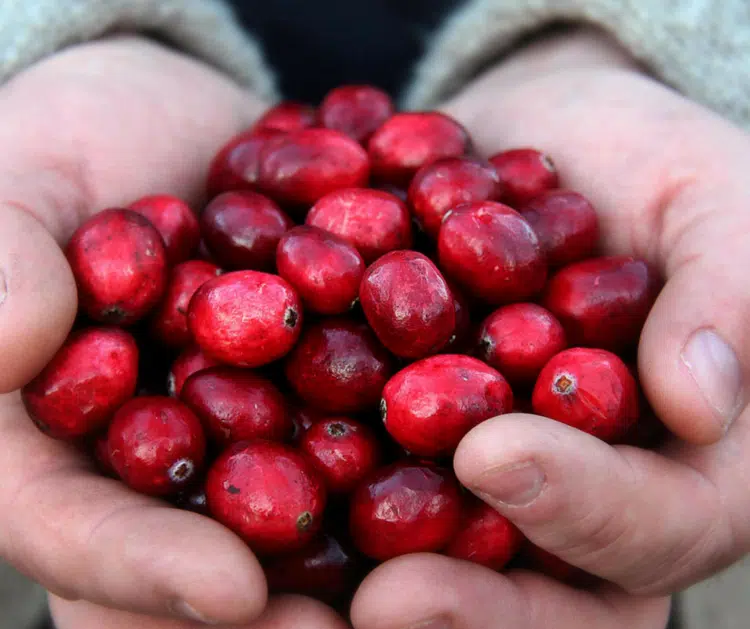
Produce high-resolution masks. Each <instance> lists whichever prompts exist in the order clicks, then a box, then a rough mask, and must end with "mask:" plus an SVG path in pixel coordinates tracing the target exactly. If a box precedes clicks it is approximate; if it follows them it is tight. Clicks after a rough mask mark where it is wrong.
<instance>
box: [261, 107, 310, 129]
mask: <svg viewBox="0 0 750 629" xmlns="http://www.w3.org/2000/svg"><path fill="white" fill-rule="evenodd" d="M317 121H318V116H317V113H316V111H315V108H314V107H310V106H309V105H305V104H304V103H297V102H295V101H289V100H287V101H283V102H281V103H278V104H277V105H274V106H273V107H271V108H270V109H268V110H267V111H266V113H264V114H263V115H262V116H261V117H260V118H258V120H257V121H256V122H255V125H253V130H254V131H260V130H268V129H271V130H273V131H283V132H284V133H289V132H290V131H299V130H301V129H308V128H310V127H314V126H315V125H316V123H317Z"/></svg>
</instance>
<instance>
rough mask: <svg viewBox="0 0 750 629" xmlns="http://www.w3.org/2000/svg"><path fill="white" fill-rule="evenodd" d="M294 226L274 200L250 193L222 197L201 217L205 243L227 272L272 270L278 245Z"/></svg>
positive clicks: (240, 192)
mask: <svg viewBox="0 0 750 629" xmlns="http://www.w3.org/2000/svg"><path fill="white" fill-rule="evenodd" d="M292 225H293V223H292V219H290V218H289V217H288V216H287V215H286V214H284V212H282V211H281V209H280V208H279V206H278V205H276V204H275V203H274V202H273V201H271V199H269V198H268V197H264V196H263V195H262V194H258V193H257V192H252V191H250V190H243V191H237V192H225V193H224V194H220V195H219V196H218V197H216V198H214V200H213V201H211V203H209V204H208V205H207V206H206V209H205V210H203V213H202V214H201V231H202V234H203V241H204V242H205V243H206V247H208V250H209V251H210V252H211V257H212V258H213V259H214V260H216V262H218V263H219V265H221V267H222V268H224V269H227V270H241V269H252V270H255V271H271V270H273V269H274V263H275V261H276V246H277V245H278V244H279V240H280V239H281V237H282V236H283V235H284V233H285V232H286V231H288V230H289V229H291V227H292Z"/></svg>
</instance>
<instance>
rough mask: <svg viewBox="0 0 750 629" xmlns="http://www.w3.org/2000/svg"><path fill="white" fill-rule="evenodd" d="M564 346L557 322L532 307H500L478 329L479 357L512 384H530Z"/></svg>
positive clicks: (545, 311) (545, 312)
mask: <svg viewBox="0 0 750 629" xmlns="http://www.w3.org/2000/svg"><path fill="white" fill-rule="evenodd" d="M566 346H567V344H566V341H565V331H564V330H563V327H562V325H561V324H560V322H559V321H558V320H557V319H555V317H554V315H553V314H552V313H551V312H550V311H549V310H545V309H544V308H542V307H541V306H537V305H536V304H528V303H524V304H511V305H509V306H503V307H502V308H499V309H498V310H496V311H495V312H493V313H492V314H491V315H490V316H489V317H487V318H486V319H485V320H484V321H483V322H482V325H481V327H480V329H479V347H478V355H479V358H481V359H482V360H483V361H484V362H486V363H487V364H488V365H492V366H493V367H494V368H495V369H497V370H499V371H500V373H502V374H503V375H504V376H505V377H506V378H507V379H508V380H509V381H510V382H511V383H512V384H514V385H515V384H518V385H527V384H533V383H534V380H536V377H537V376H538V375H539V372H540V371H541V370H542V368H543V367H544V366H545V365H546V364H547V362H549V360H550V359H551V358H552V357H553V356H554V355H555V354H558V353H559V352H561V351H562V350H564V349H565V348H566Z"/></svg>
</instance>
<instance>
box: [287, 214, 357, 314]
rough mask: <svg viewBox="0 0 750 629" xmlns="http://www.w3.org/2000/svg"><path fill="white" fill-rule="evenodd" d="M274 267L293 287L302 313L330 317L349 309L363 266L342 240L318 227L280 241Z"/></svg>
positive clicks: (304, 228)
mask: <svg viewBox="0 0 750 629" xmlns="http://www.w3.org/2000/svg"><path fill="white" fill-rule="evenodd" d="M276 268H277V269H278V273H279V275H280V276H281V277H283V278H284V279H285V280H286V281H287V282H289V283H290V284H291V285H292V286H293V287H294V288H295V290H296V291H297V294H299V296H300V298H301V299H302V303H303V304H304V307H305V310H308V311H310V312H316V313H319V314H327V315H332V314H341V313H343V312H346V311H347V310H349V309H351V307H352V305H353V304H354V301H355V300H356V299H357V295H358V294H359V284H360V282H361V281H362V275H363V273H364V272H365V263H364V261H363V260H362V256H361V255H359V252H358V251H357V249H356V248H355V247H354V245H351V244H350V243H348V242H347V241H345V240H344V239H342V238H339V237H338V236H336V235H334V234H331V233H329V232H326V231H323V230H322V229H318V228H317V227H308V226H300V227H295V228H294V229H292V230H291V231H289V232H287V233H286V234H285V235H284V237H283V238H282V239H281V241H280V242H279V246H278V249H277V250H276Z"/></svg>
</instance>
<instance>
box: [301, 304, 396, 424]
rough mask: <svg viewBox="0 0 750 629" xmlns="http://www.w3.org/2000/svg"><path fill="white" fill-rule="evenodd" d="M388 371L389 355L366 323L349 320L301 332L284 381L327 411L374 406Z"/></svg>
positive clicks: (331, 321)
mask: <svg viewBox="0 0 750 629" xmlns="http://www.w3.org/2000/svg"><path fill="white" fill-rule="evenodd" d="M392 373H393V362H392V359H391V357H390V355H389V354H388V352H387V351H386V350H385V348H383V346H382V345H380V343H379V342H378V340H377V338H375V335H374V334H373V333H372V332H371V331H370V329H369V328H368V327H367V325H365V324H364V323H358V322H356V321H351V320H348V319H338V318H332V319H326V320H324V321H321V322H319V323H314V324H312V325H310V326H308V327H307V328H305V331H304V332H303V334H302V338H300V340H299V343H297V346H296V347H295V348H294V349H293V350H292V352H291V353H290V354H289V357H288V358H287V361H286V377H287V379H288V380H289V383H290V384H291V385H292V388H293V389H294V390H295V391H296V392H297V395H299V397H300V398H302V399H303V400H304V401H305V402H306V403H308V404H310V405H311V406H313V407H315V408H318V409H320V410H323V411H326V412H328V413H356V412H360V411H366V410H368V409H369V408H371V407H373V406H376V405H377V403H378V400H379V399H380V394H381V392H382V391H383V387H384V386H385V383H386V382H387V381H388V378H390V376H391V374H392Z"/></svg>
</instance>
